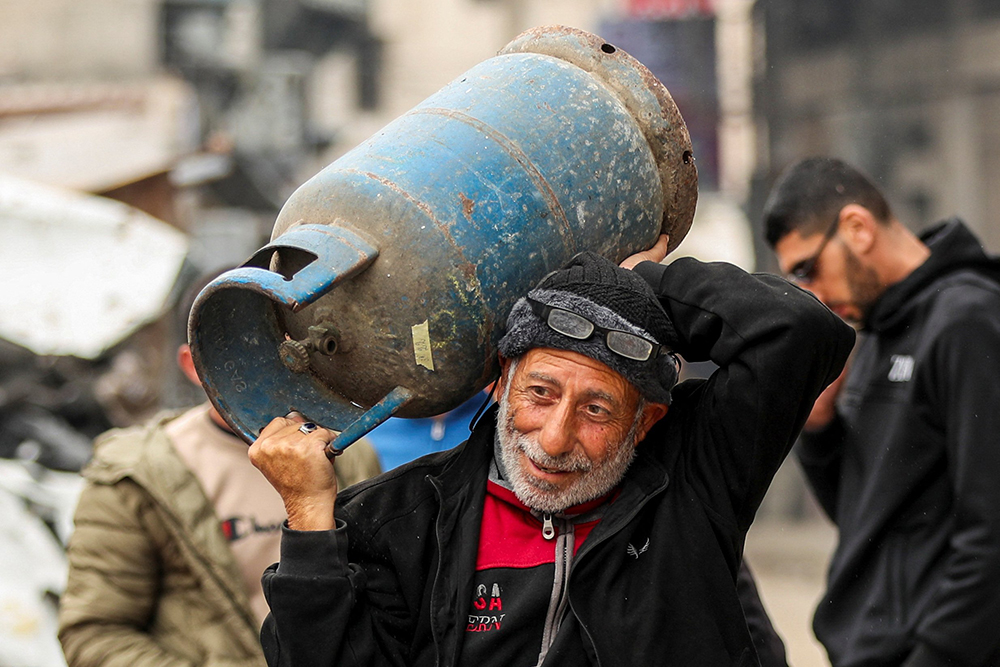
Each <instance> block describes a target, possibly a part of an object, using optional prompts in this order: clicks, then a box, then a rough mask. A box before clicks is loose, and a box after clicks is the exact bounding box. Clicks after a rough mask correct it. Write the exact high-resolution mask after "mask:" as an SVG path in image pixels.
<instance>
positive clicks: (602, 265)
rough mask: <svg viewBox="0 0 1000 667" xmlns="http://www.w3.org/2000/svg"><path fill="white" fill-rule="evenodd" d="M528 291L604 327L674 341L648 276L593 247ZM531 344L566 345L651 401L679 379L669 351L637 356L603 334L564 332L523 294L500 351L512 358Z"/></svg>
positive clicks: (663, 399) (665, 399)
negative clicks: (619, 350)
mask: <svg viewBox="0 0 1000 667" xmlns="http://www.w3.org/2000/svg"><path fill="white" fill-rule="evenodd" d="M528 296H529V297H530V298H532V299H534V300H536V301H539V302H541V303H544V304H546V305H549V306H555V307H558V308H562V309H564V310H568V311H570V312H573V313H576V314H578V315H580V316H582V317H584V318H586V319H588V320H590V321H591V322H593V323H594V324H596V325H598V326H600V327H604V328H606V329H618V330H621V331H628V332H630V333H633V334H636V335H639V336H641V337H643V338H646V339H650V340H653V341H655V342H657V343H660V344H663V345H666V346H667V347H672V346H673V344H674V343H676V341H677V336H676V333H675V331H674V327H673V325H672V324H671V323H670V318H669V317H667V313H666V312H665V311H664V310H663V307H662V306H661V305H660V303H659V300H658V299H657V297H656V294H654V293H653V290H652V288H651V287H650V286H649V285H648V284H647V283H646V281H645V280H643V279H642V278H641V277H640V276H639V275H637V274H636V273H634V272H633V271H629V270H628V269H623V268H621V267H619V266H617V265H616V264H614V263H613V262H610V261H608V260H607V259H604V258H603V257H601V256H600V255H596V254H594V253H592V252H582V253H580V254H578V255H576V256H575V257H573V259H571V260H570V261H569V262H568V263H567V264H566V265H565V266H564V267H563V268H561V269H559V270H557V271H553V272H552V273H550V274H549V275H547V276H545V277H544V278H542V280H541V281H540V282H539V283H538V285H537V286H536V287H535V288H534V289H533V290H531V291H530V292H528ZM535 347H550V348H555V349H560V350H568V351H571V352H578V353H580V354H583V355H585V356H588V357H590V358H592V359H596V360H597V361H600V362H601V363H603V364H605V365H606V366H608V367H610V368H611V369H612V370H614V371H616V372H617V373H619V374H621V375H622V376H623V377H624V378H625V379H626V380H628V381H629V382H631V383H632V384H633V385H634V386H635V387H636V388H637V389H638V390H639V392H640V393H641V394H642V395H643V396H644V397H645V398H646V399H647V400H650V401H653V402H655V403H667V404H669V403H670V389H671V388H672V387H673V386H674V384H675V383H676V382H677V373H678V368H677V360H676V358H675V357H674V356H673V355H671V354H663V355H660V356H657V357H653V358H651V359H649V360H647V361H635V360H634V359H628V358H626V357H623V356H621V355H620V354H616V353H614V352H612V351H611V350H609V349H608V347H607V345H606V344H605V342H604V338H603V337H602V336H592V337H591V338H588V339H587V340H578V339H576V338H570V337H568V336H564V335H562V334H560V333H558V332H557V331H555V330H553V329H551V328H550V327H549V326H548V325H547V324H546V323H545V322H543V321H542V320H541V319H540V318H539V317H538V316H537V315H536V314H535V312H534V311H533V310H532V308H531V306H530V304H529V303H528V301H527V299H524V298H521V299H519V300H518V301H517V303H515V304H514V307H513V308H512V309H511V311H510V315H509V316H508V318H507V333H506V334H504V336H503V338H501V339H500V344H499V350H500V354H502V355H503V356H505V357H507V358H511V359H512V358H516V357H519V356H521V355H522V354H524V353H525V352H527V351H528V350H530V349H532V348H535Z"/></svg>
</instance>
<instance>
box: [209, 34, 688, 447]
mask: <svg viewBox="0 0 1000 667" xmlns="http://www.w3.org/2000/svg"><path fill="white" fill-rule="evenodd" d="M696 199H697V171H696V169H695V165H694V158H693V155H692V153H691V142H690V139H689V137H688V133H687V129H686V127H685V125H684V122H683V120H682V118H681V116H680V114H679V112H678V111H677V108H676V106H675V105H674V103H673V100H672V99H671V98H670V94H669V93H668V92H667V90H666V88H664V86H663V85H662V84H661V83H660V82H659V81H657V80H656V78H655V77H653V76H652V75H651V74H650V73H649V71H648V70H647V69H646V68H645V67H644V66H643V65H641V64H640V63H639V62H638V61H636V60H635V59H634V58H632V57H631V56H629V55H628V54H626V53H624V52H623V51H621V50H619V49H617V48H615V47H614V46H613V45H610V44H607V43H606V42H604V41H603V40H601V39H600V38H599V37H597V36H596V35H592V34H590V33H587V32H584V31H581V30H576V29H573V28H566V27H561V26H554V27H544V28H537V29H534V30H530V31H528V32H526V33H524V34H522V35H520V36H519V37H517V38H516V39H515V40H514V41H513V42H511V43H510V44H508V45H507V46H506V47H505V48H504V49H503V50H501V51H500V53H499V54H498V55H497V56H496V57H494V58H491V59H489V60H486V61H485V62H483V63H480V64H479V65H477V66H476V67H474V68H473V69H471V70H469V71H468V72H466V73H465V74H463V75H462V76H460V77H458V78H457V79H456V80H455V81H453V82H452V83H450V84H449V85H447V86H446V87H444V88H443V89H441V90H440V91H438V92H437V93H436V94H434V95H432V96H431V97H430V98H428V99H427V100H425V101H424V102H423V103H421V104H420V105H418V106H417V107H415V108H414V109H412V110H411V111H409V112H407V113H406V114H404V115H403V116H401V117H399V118H398V119H396V120H395V121H393V122H392V123H390V124H389V125H388V126H386V127H385V128H384V129H382V130H381V131H380V132H378V133H377V134H376V135H375V136H373V137H371V138H370V139H368V140H367V141H366V142H364V143H363V144H361V145H359V146H358V147H357V148H355V149H354V150H352V151H350V152H349V153H347V154H345V155H344V156H343V157H341V158H339V159H338V160H336V161H335V162H333V163H332V164H330V165H329V166H328V167H326V168H325V169H324V170H323V171H321V172H320V173H319V174H317V175H316V176H314V177H313V178H312V179H310V180H309V181H307V182H306V183H305V184H303V185H302V186H301V187H300V188H299V189H298V190H297V191H296V192H295V193H294V194H293V195H292V196H291V197H290V198H289V200H288V201H287V202H286V204H285V205H284V207H283V208H282V210H281V212H280V213H279V215H278V219H277V221H276V222H275V225H274V231H273V234H272V238H271V243H270V244H269V245H267V246H266V247H264V248H262V249H261V250H260V251H259V252H258V253H256V254H255V255H254V256H253V257H252V258H251V259H250V260H249V261H248V262H246V263H245V264H244V265H243V266H242V267H240V268H238V269H235V270H233V271H230V272H229V273H226V274H224V275H222V276H221V277H220V278H218V279H217V280H216V281H214V282H213V283H212V284H210V285H209V286H208V287H206V288H205V290H204V291H203V292H202V293H201V295H200V296H199V298H198V300H197V302H196V303H195V307H194V309H193V310H192V314H191V320H190V340H191V344H192V351H193V354H194V360H195V364H196V366H197V368H198V370H199V373H200V375H201V378H202V380H203V382H204V384H205V386H206V390H207V391H208V394H209V396H210V398H211V399H212V401H213V402H214V403H215V405H216V407H218V408H219V410H220V412H221V413H222V414H223V416H224V417H225V418H226V420H227V421H228V422H229V423H230V425H231V426H233V428H234V429H235V430H236V431H237V432H238V433H240V434H241V435H242V436H243V437H244V438H246V439H248V440H252V439H254V438H255V437H256V435H257V434H258V432H259V430H260V429H261V428H262V427H263V426H264V425H266V424H267V423H268V421H270V419H271V418H273V417H275V416H278V415H283V414H285V413H287V412H288V411H289V410H292V409H295V410H297V411H299V412H301V413H302V414H304V415H306V416H307V417H308V418H309V419H310V420H312V421H315V422H317V423H320V424H322V425H324V426H326V427H328V428H331V429H334V430H338V431H345V432H344V433H343V434H342V435H341V436H340V437H339V439H338V440H337V441H336V442H335V443H334V444H335V446H336V447H337V448H342V447H344V446H346V445H348V444H350V442H352V441H353V440H355V439H357V438H358V437H360V436H361V435H362V434H363V433H364V432H366V431H367V430H370V429H371V428H373V427H374V426H376V425H377V424H378V423H380V422H381V421H383V420H384V419H386V418H387V417H388V416H390V415H393V414H395V415H396V416H400V417H427V416H430V415H436V414H440V413H442V412H445V411H447V410H450V409H452V408H454V407H455V406H457V405H459V404H460V403H462V402H463V401H465V400H466V399H468V398H469V397H470V396H472V395H473V394H474V393H475V392H477V391H479V390H480V389H482V388H483V387H484V386H485V385H486V384H487V383H488V382H490V381H491V380H492V379H493V378H494V377H495V376H496V373H497V369H498V362H497V357H496V343H497V341H498V340H499V338H500V336H501V335H502V333H503V323H504V320H505V318H506V315H507V313H508V311H509V310H510V308H511V306H512V305H513V303H514V301H515V300H516V299H517V298H518V297H519V296H522V295H523V294H525V293H526V292H527V291H528V290H529V289H530V288H531V287H532V286H533V285H534V284H535V283H536V282H537V281H538V280H540V279H541V278H542V277H543V276H544V275H545V274H546V273H548V272H549V271H552V270H554V269H556V268H558V267H559V266H560V265H562V264H563V263H565V262H566V261H567V260H568V259H569V258H570V257H572V256H573V255H574V254H576V253H577V252H580V251H582V250H591V251H594V252H597V253H599V254H601V255H604V256H605V257H608V258H610V259H612V260H614V261H620V260H621V259H623V258H624V257H626V256H628V255H629V254H632V253H633V252H636V251H637V250H641V249H644V248H647V247H649V246H651V245H652V244H653V242H654V241H655V240H656V237H657V235H658V234H660V233H661V232H665V233H668V234H669V235H670V247H671V248H673V247H676V245H677V244H678V243H680V241H681V239H682V238H683V237H684V235H685V234H686V232H687V230H688V228H689V227H690V224H691V220H692V218H693V216H694V207H695V202H696Z"/></svg>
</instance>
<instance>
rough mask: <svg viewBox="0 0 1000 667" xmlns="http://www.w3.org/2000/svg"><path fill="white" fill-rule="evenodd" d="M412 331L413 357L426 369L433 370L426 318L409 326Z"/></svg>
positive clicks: (429, 335)
mask: <svg viewBox="0 0 1000 667" xmlns="http://www.w3.org/2000/svg"><path fill="white" fill-rule="evenodd" d="M410 330H411V331H412V332H413V358H414V359H416V361H417V364H418V365H420V366H423V367H424V368H426V369H427V370H430V371H432V370H434V357H433V356H431V334H430V330H429V328H428V326H427V320H424V321H423V322H421V323H420V324H414V325H413V326H412V327H410Z"/></svg>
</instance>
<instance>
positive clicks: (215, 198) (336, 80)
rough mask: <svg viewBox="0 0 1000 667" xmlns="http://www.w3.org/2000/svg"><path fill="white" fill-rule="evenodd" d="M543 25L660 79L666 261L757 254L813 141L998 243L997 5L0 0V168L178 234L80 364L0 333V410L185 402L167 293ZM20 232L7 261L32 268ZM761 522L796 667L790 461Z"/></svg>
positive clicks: (903, 200) (226, 257)
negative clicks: (667, 132) (317, 176)
mask: <svg viewBox="0 0 1000 667" xmlns="http://www.w3.org/2000/svg"><path fill="white" fill-rule="evenodd" d="M552 23H559V24H566V25H572V26H576V27H580V28H583V29H586V30H590V31H593V32H596V33H598V34H600V35H601V36H602V37H604V38H605V39H606V40H608V41H609V42H612V43H613V44H615V45H616V46H618V47H619V48H622V49H624V50H626V51H628V52H630V53H631V54H632V55H634V56H636V57H637V58H638V59H639V60H640V61H642V62H643V63H644V64H646V65H647V66H648V67H649V68H650V69H651V70H652V72H653V73H654V74H655V75H656V76H658V77H659V78H660V79H661V80H662V81H663V82H664V83H665V84H666V86H667V87H668V88H669V89H670V91H671V93H672V94H673V96H674V98H675V100H676V102H677V104H678V106H679V108H680V110H681V112H682V114H683V115H684V117H685V119H686V121H687V123H688V127H689V130H690V132H691V135H692V139H693V142H694V147H695V154H696V159H697V160H698V167H699V172H700V178H701V193H700V202H699V208H698V214H697V215H698V217H697V219H696V222H695V224H694V227H693V229H692V232H691V234H690V236H689V237H688V238H687V239H686V240H685V242H684V244H682V245H681V247H680V249H679V250H678V253H677V254H678V255H683V254H691V255H695V256H698V257H701V258H703V259H721V260H725V261H731V262H733V263H736V264H739V265H741V266H743V267H744V268H747V269H753V268H764V269H767V268H773V267H774V261H773V258H772V255H771V253H770V251H769V250H768V249H767V248H765V247H764V246H763V245H762V243H761V240H760V238H761V233H760V229H759V212H760V210H761V208H762V206H763V199H764V197H765V196H766V194H767V191H768V189H769V188H770V186H771V184H772V183H773V181H774V179H775V178H776V176H777V175H778V173H779V172H780V171H781V169H782V168H784V167H785V166H787V165H788V164H790V163H791V162H793V161H795V160H797V159H799V158H801V157H805V156H808V155H814V154H832V155H837V156H840V157H844V158H846V159H848V160H850V161H852V162H854V163H856V164H858V165H859V166H860V167H862V168H863V169H864V170H866V171H867V172H868V173H870V174H871V175H872V176H873V177H874V178H875V179H876V181H877V182H878V183H879V184H880V185H881V186H882V187H883V188H884V190H885V192H886V193H887V194H888V195H889V197H890V199H891V201H892V203H893V204H894V205H895V208H896V212H897V214H898V215H899V217H900V218H901V219H902V220H903V221H904V222H905V223H906V224H908V225H910V226H911V227H913V228H919V227H921V226H923V225H925V224H929V223H930V222H933V221H934V220H936V219H938V218H941V217H944V216H947V215H952V214H959V215H962V216H963V217H965V218H966V220H967V222H968V223H969V225H970V226H971V227H972V228H973V229H974V230H975V231H976V232H977V233H978V234H980V236H981V238H983V239H984V240H985V242H986V244H987V245H988V246H989V247H990V249H992V250H993V251H997V250H998V249H1000V226H998V224H997V217H998V210H1000V188H998V187H996V185H995V184H996V183H997V181H998V179H1000V157H998V156H1000V150H997V149H998V148H1000V129H998V128H1000V122H998V121H1000V104H998V102H1000V0H950V1H949V2H940V1H936V0H868V1H867V2H864V3H861V2H844V1H843V0H756V1H755V0H419V1H418V0H86V1H84V2H80V1H79V0H0V176H4V175H6V176H16V177H18V178H20V179H25V180H28V181H34V182H36V183H37V184H40V185H43V186H49V187H53V188H56V189H62V190H70V191H73V192H76V193H83V194H86V195H98V196H102V197H106V198H111V199H115V200H118V201H120V202H123V203H124V204H127V205H129V206H132V207H134V208H136V209H138V210H140V211H143V212H145V213H147V214H149V215H152V216H154V217H155V218H158V219H159V220H160V221H163V222H164V223H165V224H167V225H169V226H171V227H173V228H174V229H175V230H177V231H179V232H180V233H182V234H183V236H184V237H185V239H186V243H187V247H188V252H187V255H186V259H185V260H184V262H183V264H181V263H179V262H178V265H177V266H176V267H175V269H173V270H175V272H176V285H175V287H174V289H173V293H172V294H167V293H166V292H165V293H164V294H163V295H161V296H159V297H157V298H159V299H160V302H161V303H160V306H159V307H158V308H151V309H149V312H148V315H147V316H146V317H145V318H144V319H142V320H141V321H139V320H136V321H134V322H132V324H131V325H130V326H128V327H125V328H123V329H122V331H121V334H120V336H119V339H118V340H117V341H113V342H112V343H110V344H108V346H107V347H106V348H105V349H103V350H99V351H97V352H95V353H94V354H93V355H91V356H92V358H88V359H72V358H69V357H60V356H58V355H56V356H53V355H51V354H46V353H39V352H37V351H34V352H33V351H32V350H31V349H29V348H30V346H29V345H28V343H27V342H26V341H23V340H13V341H8V343H13V344H14V345H13V347H12V348H10V349H8V347H5V346H6V345H7V344H6V343H5V344H4V346H0V418H3V414H4V411H8V412H9V411H11V410H15V409H16V410H19V411H20V412H21V413H23V412H24V410H25V405H27V404H29V403H32V402H34V403H36V404H40V403H42V401H41V399H38V398H37V397H34V398H33V396H38V395H44V396H45V403H44V405H41V407H42V408H44V409H45V410H48V411H50V412H54V413H58V412H60V411H62V412H63V413H66V414H65V415H64V417H65V418H64V419H63V421H62V425H63V426H66V423H67V422H68V421H69V417H68V416H67V415H69V413H70V412H72V410H76V411H80V410H81V408H80V406H81V405H83V404H86V405H87V406H88V409H91V410H100V411H102V414H101V415H100V416H99V417H98V418H95V417H93V415H90V416H89V417H87V419H89V420H90V421H86V420H84V419H83V417H80V416H79V415H77V417H79V420H78V421H77V422H75V423H71V424H69V426H71V427H72V426H74V425H75V424H84V423H88V424H92V425H93V426H92V427H93V428H94V429H96V428H97V427H98V426H101V427H103V426H107V425H111V424H119V425H124V424H127V423H131V422H133V421H136V420H139V419H142V418H144V417H146V416H148V415H149V414H150V412H152V411H155V410H156V409H159V408H161V407H164V406H178V405H181V404H184V403H187V402H190V401H192V400H196V399H195V396H196V395H194V394H190V393H187V392H188V390H187V389H186V387H187V384H186V383H185V382H184V381H183V379H182V378H180V377H179V375H178V374H176V373H175V372H174V371H173V369H174V364H172V363H166V362H165V361H164V356H165V355H167V354H171V353H172V350H174V349H175V348H176V345H177V342H178V341H177V337H178V336H179V335H180V334H179V333H177V332H178V331H179V330H180V329H182V327H179V326H177V325H178V324H179V323H182V321H181V322H179V321H178V320H182V318H181V316H179V315H177V314H171V313H170V304H171V302H172V299H173V298H174V297H175V296H176V294H177V292H179V291H180V290H181V288H182V287H183V285H184V284H185V283H186V282H187V281H188V280H190V278H191V277H193V276H195V275H197V274H199V273H202V272H206V271H211V270H213V269H216V268H218V267H221V266H226V265H233V264H237V263H240V262H242V261H243V260H244V259H245V258H247V257H248V256H249V255H250V254H252V252H253V251H254V250H256V249H257V248H258V247H260V246H261V245H262V244H263V243H265V242H266V239H267V237H268V235H269V233H270V229H271V224H272V222H273V220H274V217H275V215H276V213H277V211H278V209H279V208H280V206H281V204H282V203H283V202H284V200H285V199H286V198H287V196H288V195H289V194H290V193H291V192H292V190H293V189H294V188H295V187H296V186H297V185H298V184H300V183H302V182H303V181H305V180H306V179H307V178H308V177H310V176H311V175H313V174H314V173H316V172H317V171H318V170H319V169H321V168H322V167H323V166H325V165H326V164H328V163H329V162H330V161H332V160H334V159H336V158H337V157H338V156H339V155H341V154H343V153H344V152H346V151H348V150H350V149H351V148H352V147H354V146H355V145H357V144H358V143H359V142H361V141H363V140H364V139H366V138H367V137H369V136H371V135H372V134H373V133H374V132H376V131H377V130H378V129H379V128H381V127H382V126H384V125H385V124H386V123H388V122H389V121H391V120H393V119H394V118H396V117H397V116H399V115H400V114H402V113H404V112H406V111H407V110H409V109H410V108H412V107H413V106H414V105H416V104H417V103H419V102H420V101H422V100H423V99H424V98H425V97H427V96H428V95H430V94H431V93H433V92H435V91H436V90H438V89H439V88H441V87H442V86H443V85H445V84H446V83H448V82H449V81H451V80H452V79H453V78H455V77H456V76H458V75H460V74H461V73H462V72H464V71H466V70H467V69H469V68H470V67H472V66H473V65H475V64H476V63H478V62H480V61H482V60H484V59H486V58H489V57H491V56H492V55H493V54H495V52H496V51H497V50H498V49H499V48H501V47H502V46H503V45H504V44H506V43H507V42H508V41H509V40H510V39H511V38H513V37H514V36H515V35H516V34H518V33H519V32H521V31H522V30H524V29H526V28H529V27H533V26H537V25H543V24H552ZM2 199H3V189H2V188H0V200H2ZM2 203H3V202H2V201H0V204H2ZM2 211H3V206H0V215H2V214H3V213H2ZM29 217H30V216H29ZM33 224H35V223H33ZM4 229H7V232H6V233H7V234H14V235H15V236H17V235H18V232H17V228H16V227H10V226H8V227H6V228H4V227H3V226H0V232H2V231H3V230H4ZM11 229H14V230H15V231H14V232H11V231H10V230H11ZM31 229H33V230H35V231H37V229H38V228H37V224H36V225H35V226H33V227H32V228H31ZM28 236H31V233H29V231H28V229H27V228H24V231H23V233H22V234H21V237H23V238H27V237H28ZM32 238H33V239H34V243H33V245H31V248H32V250H31V253H35V254H27V251H24V253H25V254H24V256H23V257H21V259H22V260H23V261H39V262H41V261H51V257H47V256H44V255H47V254H48V253H46V252H45V250H44V244H43V243H41V242H40V241H39V240H38V239H39V238H41V237H37V235H35V236H32ZM46 238H48V237H46ZM0 240H2V241H3V242H4V243H7V244H12V247H21V246H17V243H18V242H19V240H20V239H19V238H14V239H10V238H7V239H0ZM109 248H110V246H109ZM72 249H73V248H72V247H71V248H70V250H72ZM81 250H82V247H81ZM88 252H92V251H90V250H88ZM93 254H94V255H95V256H94V257H93V258H92V261H94V262H113V261H115V260H114V257H113V254H112V253H111V251H110V250H109V251H108V252H105V253H102V252H100V251H97V252H93ZM54 270H57V269H54ZM164 270H166V269H164ZM131 275H133V276H138V275H140V274H138V273H136V274H131ZM21 279H22V280H23V278H21ZM120 280H122V281H123V282H124V284H128V285H130V286H132V287H133V288H141V287H143V286H145V285H146V283H144V282H143V281H142V280H141V279H139V278H135V277H132V278H130V277H129V275H128V274H122V277H121V278H120ZM5 284H6V285H8V289H10V285H11V283H5ZM31 288H32V286H31V285H25V284H21V283H18V276H17V275H15V276H14V281H13V289H14V290H29V289H31ZM0 307H5V306H2V304H0ZM7 308H8V311H10V312H0V317H6V318H15V319H16V318H17V317H18V314H19V313H18V312H16V311H15V310H14V309H13V308H11V307H7ZM93 316H94V317H100V316H101V312H100V310H99V309H96V310H95V312H94V315H93ZM66 335H67V336H68V337H73V336H74V332H73V330H72V326H69V327H68V328H67V334H66ZM15 381H16V391H14V390H12V389H11V387H13V386H14V383H15ZM32 383H34V384H32ZM32 386H35V387H39V388H40V389H38V391H37V392H35V394H33V393H32V390H31V389H30V387H32ZM26 388H27V389H26ZM43 389H44V390H43ZM81 397H84V398H86V400H83V399H82V398H81ZM15 399H16V400H15ZM38 407H39V405H34V406H33V408H32V409H34V408H38ZM74 414H75V413H74ZM77 428H78V430H80V429H83V430H84V431H86V429H84V427H83V426H78V427H77ZM84 434H85V435H88V436H89V435H90V433H89V432H85V433H84ZM15 444H16V443H15ZM15 449H16V448H15ZM12 451H13V450H12ZM0 486H2V485H0ZM761 515H762V518H763V521H762V522H760V523H761V527H760V529H759V530H758V528H755V529H754V530H755V531H757V532H756V534H757V535H758V537H755V536H754V534H752V535H751V539H750V542H749V546H748V552H749V553H751V555H752V559H753V562H754V563H755V564H756V567H757V570H758V574H760V575H761V580H762V581H761V588H762V593H763V595H764V598H765V601H766V602H767V603H768V604H769V606H770V608H771V611H772V614H774V615H775V620H776V622H777V624H778V629H779V631H781V632H782V633H783V634H784V635H785V636H786V640H788V641H789V644H790V656H791V657H792V663H793V664H797V665H822V664H824V662H823V657H822V654H821V652H820V650H819V649H818V648H817V647H816V646H815V644H814V643H813V642H812V640H811V638H810V635H809V631H808V617H809V612H810V610H811V605H812V603H813V601H814V599H815V597H816V595H818V592H819V586H820V579H821V576H822V570H823V563H824V562H825V558H826V554H827V553H828V552H829V549H830V547H831V545H832V532H831V530H830V529H829V526H828V525H826V524H824V523H823V522H822V521H821V520H818V518H817V517H818V515H817V512H816V510H815V507H814V505H813V504H812V502H811V500H810V499H809V498H808V496H807V495H806V494H805V492H804V489H803V486H802V483H801V480H800V479H799V477H798V473H797V470H796V468H795V466H794V464H790V465H786V466H785V467H784V468H783V469H782V471H781V472H780V473H779V476H778V478H777V479H776V481H775V484H774V486H773V489H772V493H770V494H769V496H768V499H767V500H766V503H765V507H764V508H763V509H762V513H761ZM53 521H54V520H53ZM793 522H798V523H793ZM46 585H47V584H46ZM5 622H6V621H5V617H4V616H3V614H2V613H0V644H3V643H4V639H3V637H4V628H6V627H8V625H5ZM11 627H13V626H11ZM18 627H24V626H23V624H22V625H21V626H18ZM8 645H12V644H9V643H8ZM0 662H3V660H0ZM38 664H41V663H40V662H39V663H38Z"/></svg>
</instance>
